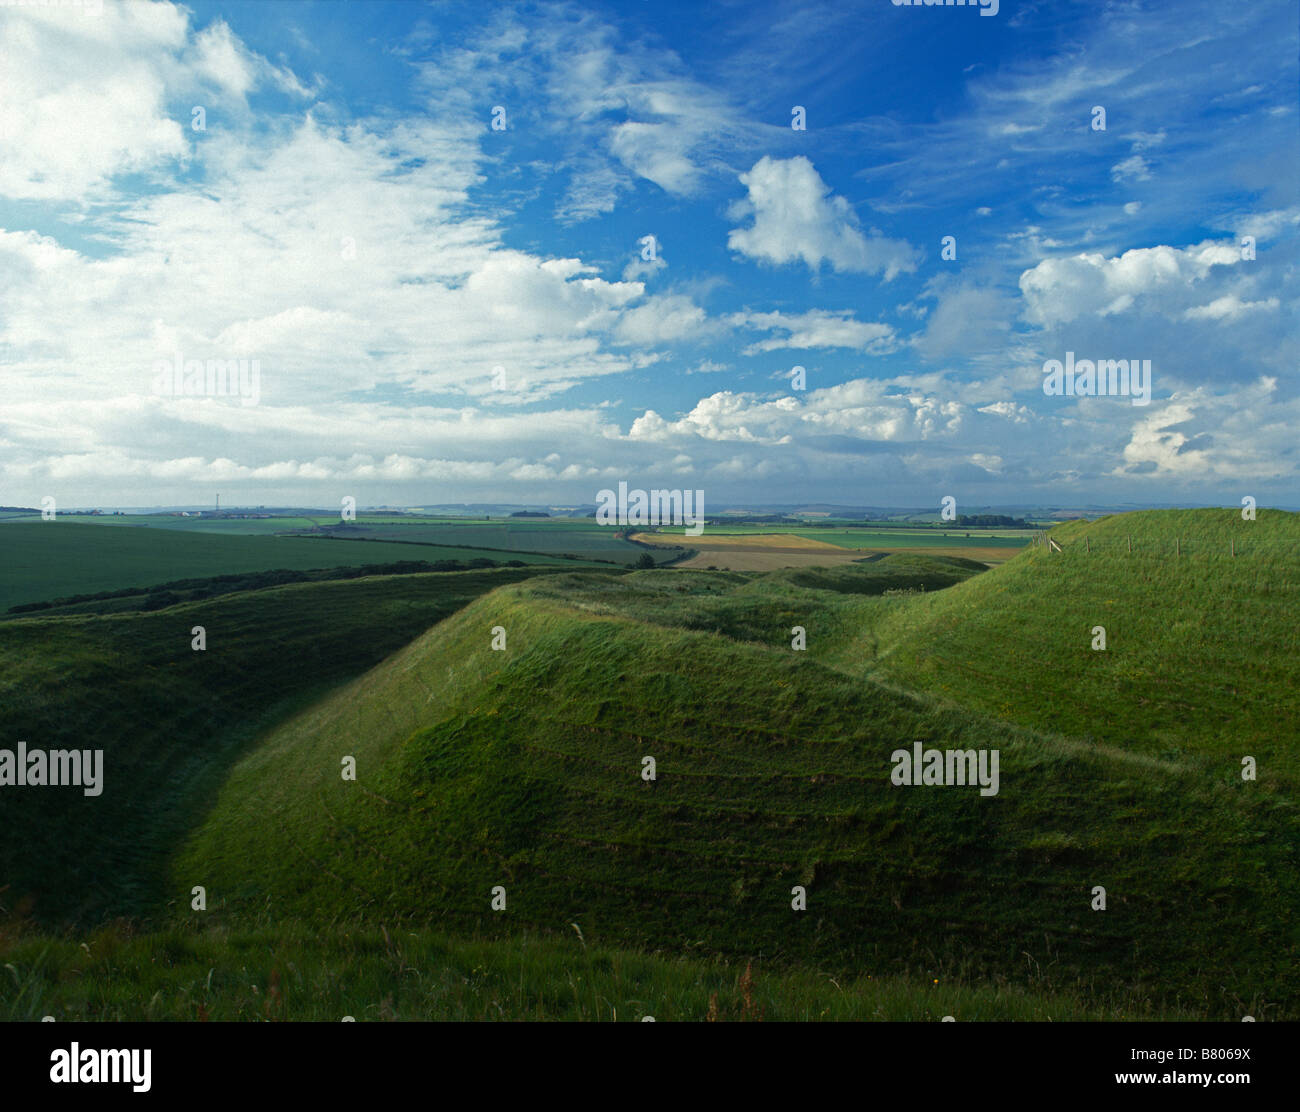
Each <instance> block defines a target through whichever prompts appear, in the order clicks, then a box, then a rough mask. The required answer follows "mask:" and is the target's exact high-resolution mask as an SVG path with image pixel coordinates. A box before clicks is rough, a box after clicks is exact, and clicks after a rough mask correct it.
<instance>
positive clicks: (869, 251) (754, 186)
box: [727, 155, 916, 281]
mask: <svg viewBox="0 0 1300 1112" xmlns="http://www.w3.org/2000/svg"><path fill="white" fill-rule="evenodd" d="M740 183H741V184H742V185H744V186H745V187H746V189H747V190H748V199H747V200H746V201H742V202H740V203H739V204H738V205H736V206H734V207H733V210H732V215H733V218H736V219H744V218H746V217H751V216H752V217H753V221H754V222H753V224H751V225H750V226H749V227H747V228H733V229H732V230H731V232H730V233H729V235H728V237H727V245H728V246H729V247H730V248H731V249H732V250H733V251H737V252H739V253H740V254H742V255H744V256H746V257H747V258H751V259H755V260H757V261H759V262H766V263H773V264H776V265H781V264H784V263H792V262H800V261H801V262H803V263H804V265H805V266H807V267H808V268H809V269H810V270H813V271H816V270H817V269H819V268H820V267H821V265H822V263H823V262H827V263H830V265H831V267H832V269H834V270H836V271H863V272H866V273H870V274H876V273H880V272H881V271H883V272H884V275H885V280H886V281H889V280H891V279H893V278H894V277H896V276H897V275H898V274H899V273H900V272H903V271H912V270H915V269H916V253H915V252H914V251H913V250H912V248H911V247H910V246H909V245H908V244H907V243H906V242H905V241H903V240H896V239H886V238H884V237H883V236H871V237H867V236H865V235H863V233H862V231H861V229H860V228H859V224H858V218H857V214H856V213H855V212H854V211H853V209H852V207H851V206H850V205H849V203H848V201H846V200H845V199H844V198H843V197H839V196H836V195H833V194H832V193H831V191H830V188H829V187H828V186H827V185H826V183H825V182H824V181H822V179H821V175H819V174H818V173H817V170H816V169H815V168H814V167H813V164H812V163H811V162H809V161H808V159H806V158H804V157H803V156H802V155H800V156H798V157H796V158H789V159H774V158H771V157H770V156H766V155H765V156H764V157H763V158H761V159H760V160H759V161H758V162H756V163H755V164H754V165H753V167H752V168H751V169H750V170H749V172H748V173H745V174H741V175H740Z"/></svg>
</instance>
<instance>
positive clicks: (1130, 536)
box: [1128, 533, 1133, 556]
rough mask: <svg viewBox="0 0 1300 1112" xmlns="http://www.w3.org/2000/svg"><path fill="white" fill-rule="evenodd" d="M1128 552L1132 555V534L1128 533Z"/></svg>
mask: <svg viewBox="0 0 1300 1112" xmlns="http://www.w3.org/2000/svg"><path fill="white" fill-rule="evenodd" d="M1128 554H1129V555H1130V556H1132V555H1133V535H1132V534H1131V533H1130V534H1129V538H1128Z"/></svg>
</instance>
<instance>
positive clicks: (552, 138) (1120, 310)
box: [0, 0, 1300, 509]
mask: <svg viewBox="0 0 1300 1112" xmlns="http://www.w3.org/2000/svg"><path fill="white" fill-rule="evenodd" d="M1298 41H1300V40H1298V36H1297V12H1296V9H1295V5H1294V4H1293V3H1286V2H1278V3H1269V2H1262V3H1250V4H1243V5H1226V4H1223V3H1204V4H1197V3H1180V4H1177V5H1174V4H1168V3H1099V4H1087V3H1079V4H1059V3H1016V2H1014V0H1003V2H1001V3H1000V4H999V5H998V11H997V13H996V14H995V15H991V16H989V15H982V14H981V12H980V9H979V8H977V7H972V8H964V7H963V8H956V7H953V8H947V7H921V6H918V7H910V6H909V7H901V6H895V5H894V4H893V3H891V2H890V0H871V2H864V3H855V4H847V3H839V4H791V3H780V4H777V3H751V2H745V3H713V4H706V5H700V4H688V3H662V2H655V3H639V2H638V3H617V4H615V3H606V4H576V3H575V4H528V5H493V4H484V3H475V4H459V3H437V2H435V3H422V2H418V0H398V2H393V3H387V2H382V0H367V2H360V0H353V2H346V0H302V2H297V0H256V2H239V3H219V2H218V3H208V2H196V3H191V4H189V5H184V6H182V5H175V4H171V3H164V2H158V3H153V2H149V3H146V2H132V3H125V4H115V3H113V2H112V0H104V2H103V4H102V7H101V6H100V5H98V4H97V3H96V0H86V5H85V7H84V8H83V7H79V6H77V5H74V4H70V3H65V4H50V5H45V6H37V7H34V8H20V9H0V51H3V55H4V58H5V61H6V65H5V67H4V70H3V72H2V76H0V283H2V284H3V289H4V297H3V299H2V300H0V364H2V366H0V374H3V376H4V382H5V384H6V389H5V404H4V405H3V406H0V503H5V504H18V503H21V504H36V503H38V502H39V500H40V499H41V498H42V497H44V496H46V495H54V496H55V498H56V500H57V501H58V502H59V504H61V505H65V506H72V505H83V504H97V503H109V504H119V505H160V504H169V503H186V504H188V503H204V502H208V501H210V500H211V498H212V497H213V495H214V494H215V492H217V491H220V492H221V493H222V495H223V502H225V503H226V504H235V503H251V504H259V503H260V504H286V503H293V504H302V503H312V504H322V505H332V504H337V502H338V501H339V499H340V498H341V497H343V496H351V497H355V498H357V500H358V502H359V503H360V504H362V505H365V504H372V503H386V504H393V505H398V504H405V505H420V504H424V503H439V502H450V501H512V502H532V503H545V504H561V505H569V504H574V503H578V502H593V501H594V500H595V498H596V492H597V491H598V490H600V489H602V488H605V487H610V486H614V485H616V484H617V483H618V482H619V481H627V482H629V483H630V484H631V485H632V486H641V487H646V488H649V487H690V488H698V489H703V490H705V492H706V505H708V506H709V507H710V508H714V509H721V508H723V506H724V505H733V504H746V503H748V504H758V503H764V502H810V503H811V502H835V503H843V504H873V505H890V504H892V505H929V504H935V503H937V502H938V500H939V499H940V498H941V497H943V496H945V495H952V496H954V497H956V498H957V499H958V503H959V506H960V505H971V506H975V505H988V504H1007V503H1054V504H1061V505H1076V504H1080V503H1084V502H1094V503H1118V502H1126V503H1127V502H1188V503H1211V502H1224V503H1228V504H1239V502H1240V499H1241V497H1242V496H1244V495H1247V494H1249V495H1251V496H1253V497H1256V498H1258V499H1259V500H1260V501H1261V503H1262V504H1284V505H1297V504H1300V498H1297V497H1296V493H1295V492H1296V490H1297V482H1296V479H1297V468H1298V466H1300V457H1298V455H1297V450H1296V434H1295V430H1296V428H1297V427H1300V399H1298V395H1297V389H1296V386H1297V360H1296V356H1297V351H1298V350H1300V348H1298V347H1297V333H1296V323H1295V322H1296V317H1295V306H1296V286H1297V281H1298V280H1300V277H1298V274H1297V254H1296V249H1295V237H1296V232H1297V229H1298V228H1300V197H1298V196H1297V188H1298V185H1297V183H1300V130H1298V128H1300V120H1298V116H1297V84H1298V76H1297V63H1296V56H1297V44H1298ZM796 106H798V107H801V108H802V109H803V112H804V115H805V117H806V127H805V128H804V129H801V130H797V129H795V128H792V126H791V122H792V110H793V109H795V108H796ZM1097 107H1100V108H1103V109H1104V110H1105V117H1106V119H1105V128H1104V130H1101V129H1098V128H1097V127H1095V126H1094V121H1095V120H1096V114H1095V109H1096V108H1097ZM196 109H201V113H199V114H198V115H201V117H202V118H201V121H199V120H198V115H196ZM497 109H500V110H501V111H496V110H497ZM494 113H495V115H496V116H497V118H498V119H499V120H501V119H503V120H504V127H503V128H500V129H494V128H493V126H492V121H493V117H494ZM196 122H201V123H202V124H203V127H202V128H201V129H199V128H196V127H195V123H196ZM945 236H951V237H954V238H955V243H956V258H955V259H945V258H944V257H943V255H942V252H941V242H942V241H943V239H944V237H945ZM646 237H653V241H654V243H653V246H654V251H653V257H651V258H647V257H645V256H646V255H647V254H648V253H649V252H648V251H647V243H648V240H647V238H646ZM1247 237H1251V238H1252V239H1253V243H1254V249H1253V252H1252V251H1251V250H1249V249H1243V242H1244V241H1246V240H1247ZM1252 253H1253V255H1254V257H1253V258H1251V257H1249V256H1250V255H1251V254H1252ZM1067 352H1074V353H1075V354H1076V356H1077V357H1078V358H1080V359H1083V358H1090V359H1133V360H1150V361H1151V364H1152V382H1153V390H1152V395H1151V400H1150V404H1148V405H1141V406H1138V405H1133V404H1132V400H1131V399H1130V398H1127V397H1050V396H1046V395H1045V394H1044V392H1043V389H1042V381H1043V364H1044V362H1045V361H1047V360H1051V359H1064V358H1065V356H1066V353H1067ZM236 359H242V360H244V361H245V363H246V364H249V363H250V361H252V360H256V366H257V372H258V378H257V389H256V391H255V394H254V393H253V392H250V391H245V396H243V397H240V396H235V395H232V394H231V393H230V392H226V393H222V392H220V391H212V390H206V391H200V392H196V393H186V392H185V391H184V390H183V389H182V390H181V391H180V392H179V393H172V394H168V393H166V392H165V391H164V390H161V389H160V388H159V385H158V383H159V373H158V370H159V365H160V363H161V362H163V361H176V360H180V361H181V363H182V364H187V363H188V364H193V363H194V361H198V362H199V363H204V364H206V363H208V362H210V361H213V360H218V361H222V362H224V361H225V360H236ZM795 367H802V368H804V376H803V386H804V388H803V389H798V388H797V383H796V381H795V380H794V379H793V377H792V369H793V368H795ZM169 381H172V380H169Z"/></svg>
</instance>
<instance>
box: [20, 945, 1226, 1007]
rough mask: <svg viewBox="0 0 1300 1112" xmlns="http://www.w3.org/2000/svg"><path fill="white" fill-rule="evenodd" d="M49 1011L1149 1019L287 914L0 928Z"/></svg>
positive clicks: (1003, 987)
mask: <svg viewBox="0 0 1300 1112" xmlns="http://www.w3.org/2000/svg"><path fill="white" fill-rule="evenodd" d="M46 1015H52V1016H54V1018H55V1019H56V1020H59V1021H78V1020H96V1021H110V1022H113V1021H139V1020H178V1021H186V1020H188V1021H205V1020H207V1021H223V1020H236V1021H251V1022H268V1021H269V1022H274V1021H309V1020H316V1021H323V1022H338V1021H340V1020H342V1019H343V1017H344V1016H352V1017H353V1019H355V1020H356V1021H357V1022H367V1021H381V1022H382V1021H388V1022H400V1021H411V1020H440V1021H511V1020H552V1021H554V1020H561V1021H588V1022H590V1021H598V1022H636V1021H640V1020H643V1019H644V1018H645V1017H646V1016H652V1017H653V1018H654V1019H655V1020H657V1021H674V1020H676V1021H687V1022H690V1021H705V1022H709V1021H714V1022H746V1021H749V1022H756V1021H769V1022H773V1021H775V1022H781V1021H807V1020H821V1021H834V1020H892V1021H905V1020H913V1021H918V1022H933V1021H937V1020H941V1019H942V1018H943V1017H944V1016H948V1015H950V1016H952V1017H953V1018H954V1019H957V1020H961V1021H963V1022H964V1021H1049V1020H1052V1021H1058V1022H1059V1021H1069V1020H1141V1019H1147V1018H1151V1017H1152V1013H1148V1012H1146V1011H1143V1010H1142V1009H1141V1008H1140V1007H1138V1008H1136V1009H1135V1006H1134V1004H1133V1002H1132V1001H1131V1000H1123V999H1116V1000H1115V1001H1113V1002H1109V1003H1107V1002H1100V1001H1097V1000H1095V999H1090V1000H1082V999H1078V998H1074V997H1070V996H1060V995H1058V996H1052V995H1048V994H1043V993H1037V992H1034V991H1032V990H1030V991H1026V990H1024V989H1021V988H1019V987H1017V986H1014V985H1008V984H997V985H989V984H977V985H972V984H965V983H961V982H958V981H952V982H949V981H944V980H939V979H937V978H932V977H926V976H925V975H924V971H918V972H917V973H916V974H915V976H914V977H912V978H911V979H908V978H903V977H892V976H873V975H871V974H868V973H864V974H861V975H858V976H856V977H851V978H845V979H843V980H840V979H836V978H833V977H829V976H826V975H824V974H818V973H815V972H812V971H808V970H790V969H783V968H772V967H768V966H765V965H762V964H757V965H756V964H754V963H750V962H745V963H733V964H724V963H720V962H712V963H709V962H703V961H698V960H689V959H682V958H676V957H669V956H665V955H662V954H642V953H633V952H628V951H620V950H609V949H604V948H599V947H592V948H590V949H589V948H588V947H587V945H586V944H585V942H583V941H582V940H580V939H579V938H578V937H576V936H575V935H574V934H573V933H572V932H570V935H569V938H567V939H563V938H562V939H545V938H537V937H534V936H531V935H528V934H526V933H525V934H522V935H520V936H519V937H518V938H515V939H511V940H507V941H498V940H488V939H467V938H456V937H450V936H446V935H440V934H436V933H433V932H430V931H403V930H399V929H397V928H394V929H393V930H392V931H389V930H388V929H387V928H385V927H383V926H379V927H369V928H364V929H358V930H348V931H343V932H339V933H329V934H321V933H320V932H319V931H316V930H313V929H312V928H310V927H307V926H305V925H303V924H294V923H289V924H278V925H276V926H274V927H260V928H252V929H243V930H234V931H227V930H224V929H213V930H207V931H202V932H198V933H195V932H191V931H187V930H181V929H172V930H169V931H163V932H158V933H153V934H133V933H131V932H130V931H126V930H123V929H121V928H120V927H107V928H104V929H101V930H99V931H96V932H94V933H92V934H90V935H88V936H87V937H86V938H85V939H83V940H80V941H78V940H76V939H66V938H49V937H39V936H38V937H23V936H21V935H19V936H17V937H11V938H8V939H6V938H3V937H0V1020H8V1021H14V1020H40V1019H41V1018H42V1017H43V1016H46ZM1164 1018H1183V1017H1181V1016H1169V1015H1167V1016H1165V1017H1164ZM1187 1018H1190V1017H1187ZM1225 1018H1231V1019H1237V1018H1238V1017H1237V1016H1229V1017H1225Z"/></svg>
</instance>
